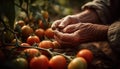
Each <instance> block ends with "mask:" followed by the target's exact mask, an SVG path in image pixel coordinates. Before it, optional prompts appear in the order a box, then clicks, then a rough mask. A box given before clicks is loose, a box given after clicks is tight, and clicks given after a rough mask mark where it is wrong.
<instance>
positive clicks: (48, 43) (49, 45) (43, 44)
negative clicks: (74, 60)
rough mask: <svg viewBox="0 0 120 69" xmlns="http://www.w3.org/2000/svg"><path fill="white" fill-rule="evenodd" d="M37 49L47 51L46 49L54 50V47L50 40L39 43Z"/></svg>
mask: <svg viewBox="0 0 120 69" xmlns="http://www.w3.org/2000/svg"><path fill="white" fill-rule="evenodd" d="M38 47H40V48H46V49H48V48H54V45H53V43H52V42H51V41H50V40H43V41H41V42H40V43H39V45H38Z"/></svg>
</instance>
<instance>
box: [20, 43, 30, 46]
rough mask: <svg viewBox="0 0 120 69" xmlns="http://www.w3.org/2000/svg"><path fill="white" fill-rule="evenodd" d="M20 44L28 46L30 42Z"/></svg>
mask: <svg viewBox="0 0 120 69" xmlns="http://www.w3.org/2000/svg"><path fill="white" fill-rule="evenodd" d="M20 45H21V46H30V44H28V43H21V44H20Z"/></svg>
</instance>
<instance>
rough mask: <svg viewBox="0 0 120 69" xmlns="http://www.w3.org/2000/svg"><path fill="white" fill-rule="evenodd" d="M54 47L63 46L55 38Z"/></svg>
mask: <svg viewBox="0 0 120 69" xmlns="http://www.w3.org/2000/svg"><path fill="white" fill-rule="evenodd" d="M52 43H53V45H54V48H56V49H58V48H61V46H60V43H58V41H56V40H54V41H53V42H52Z"/></svg>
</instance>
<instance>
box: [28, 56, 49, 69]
mask: <svg viewBox="0 0 120 69" xmlns="http://www.w3.org/2000/svg"><path fill="white" fill-rule="evenodd" d="M48 68H49V59H48V58H47V57H46V56H44V55H40V56H38V57H34V58H32V59H31V61H30V69H48Z"/></svg>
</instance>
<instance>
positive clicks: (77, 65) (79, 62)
mask: <svg viewBox="0 0 120 69" xmlns="http://www.w3.org/2000/svg"><path fill="white" fill-rule="evenodd" d="M68 69H87V62H86V60H85V59H84V58H82V57H76V58H74V59H73V60H72V61H71V62H70V63H69V64H68Z"/></svg>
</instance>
